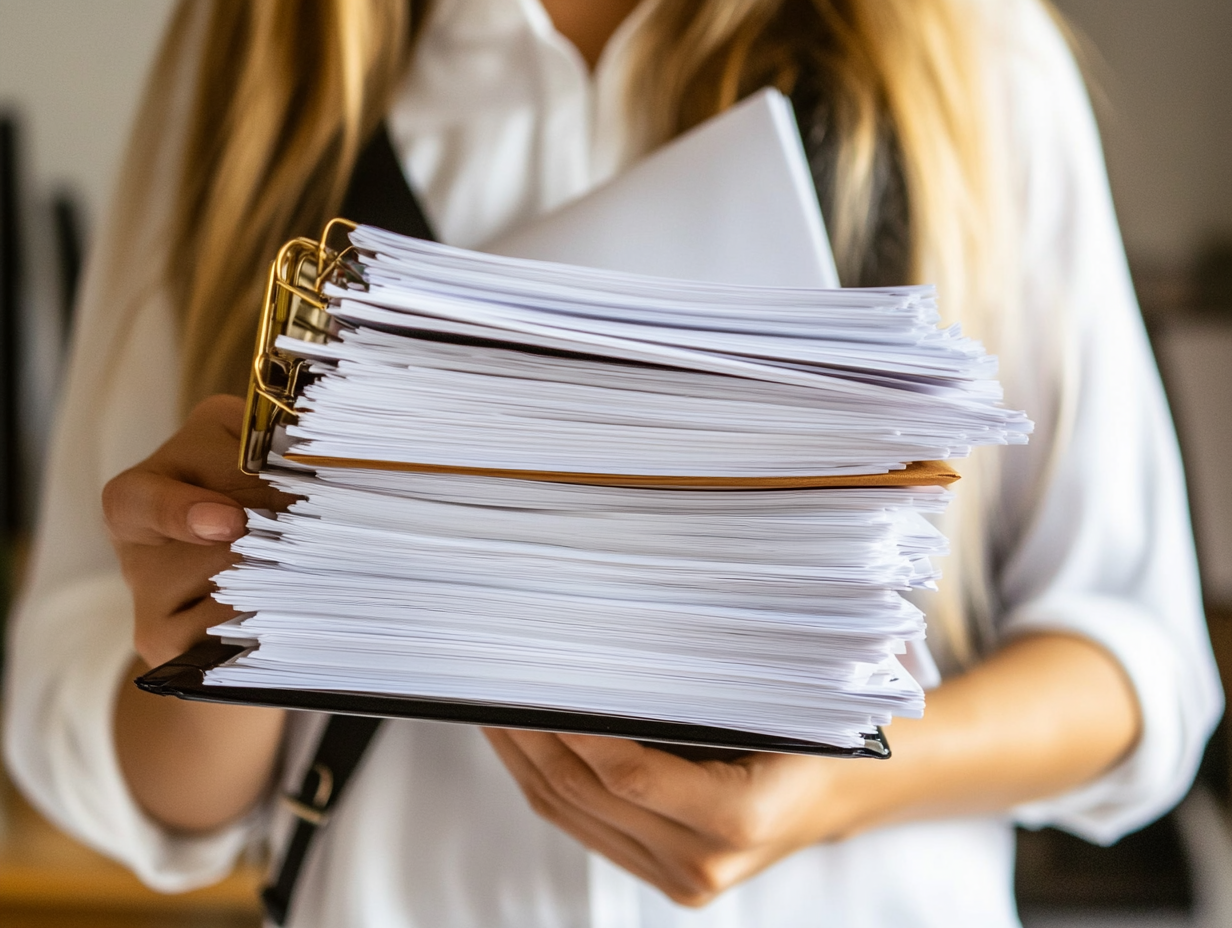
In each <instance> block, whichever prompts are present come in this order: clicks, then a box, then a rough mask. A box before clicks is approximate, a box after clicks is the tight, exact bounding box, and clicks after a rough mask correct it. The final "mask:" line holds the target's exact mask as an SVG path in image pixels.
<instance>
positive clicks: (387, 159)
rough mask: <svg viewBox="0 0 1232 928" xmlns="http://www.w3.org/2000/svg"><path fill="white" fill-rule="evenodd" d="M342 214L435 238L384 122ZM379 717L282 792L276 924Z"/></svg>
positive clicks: (268, 894) (356, 721) (337, 720)
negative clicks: (291, 825)
mask: <svg viewBox="0 0 1232 928" xmlns="http://www.w3.org/2000/svg"><path fill="white" fill-rule="evenodd" d="M339 214H340V215H341V216H343V217H345V218H347V219H353V220H354V221H355V222H360V223H364V224H365V225H372V226H379V227H380V228H382V229H388V230H390V231H391V232H398V233H401V234H402V235H411V236H414V237H415V238H424V239H429V240H432V241H435V239H436V237H435V236H434V235H433V234H432V228H431V226H429V225H428V220H427V217H426V216H425V215H424V212H423V210H422V209H421V208H420V206H419V201H418V200H416V199H415V194H414V193H413V192H412V191H411V188H410V186H409V185H408V184H407V182H406V177H405V175H404V174H403V173H402V166H401V165H400V164H399V163H398V156H397V154H395V152H394V147H393V142H392V141H391V140H390V138H389V133H388V131H387V130H386V128H385V124H384V123H382V124H381V125H380V127H379V128H378V129H377V131H376V132H375V133H374V134H373V136H372V138H371V139H370V140H369V142H368V144H367V145H366V146H365V147H364V150H363V151H362V152H361V153H360V156H359V159H358V160H357V161H356V163H355V171H354V173H352V175H351V183H350V186H349V188H348V189H347V193H346V196H345V197H344V198H343V203H342V209H341V210H340V211H339ZM380 726H381V719H373V718H366V717H363V716H356V715H332V716H330V719H329V723H328V724H327V725H326V726H325V731H324V733H323V734H322V735H321V741H320V743H319V744H318V745H317V750H316V754H314V755H313V758H312V763H311V764H310V765H309V767H308V771H307V772H306V773H305V774H304V779H303V782H302V783H300V787H299V792H297V793H296V794H295V795H293V796H283V797H282V801H283V803H284V804H285V805H286V806H288V807H289V808H290V809H291V811H292V812H294V813H295V815H296V818H297V821H296V823H295V831H294V832H293V833H292V835H291V840H290V841H289V842H288V843H287V849H286V852H285V853H284V854H283V858H282V864H281V865H280V866H279V868H278V877H277V879H275V880H274V882H272V883H271V884H269V885H268V886H266V887H265V889H264V890H263V891H262V892H261V901H262V902H263V903H264V905H265V915H266V917H267V918H268V919H269V920H270V921H272V922H273V923H274V924H276V925H283V924H286V920H287V913H288V912H289V911H290V909H291V899H292V898H293V896H294V894H295V884H296V882H297V881H298V880H299V874H300V871H301V870H302V869H303V866H304V861H305V860H306V859H307V857H308V851H309V849H310V848H311V847H312V840H313V838H314V837H315V836H316V834H317V831H318V830H319V829H320V828H321V827H322V826H323V825H325V823H326V822H327V821H328V820H329V816H330V813H331V812H332V811H333V809H334V807H335V806H337V804H338V802H339V800H340V799H341V798H342V793H343V790H344V789H345V788H346V785H347V782H348V781H349V780H350V779H351V775H352V774H353V773H354V772H355V768H356V767H358V766H359V762H360V761H361V760H362V759H363V757H364V753H365V752H366V751H367V750H368V745H369V744H371V743H372V739H373V738H374V737H375V736H376V733H377V731H378V730H379V729H380Z"/></svg>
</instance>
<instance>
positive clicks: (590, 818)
mask: <svg viewBox="0 0 1232 928" xmlns="http://www.w3.org/2000/svg"><path fill="white" fill-rule="evenodd" d="M485 734H486V735H487V737H488V740H489V741H490V742H491V743H492V746H493V747H494V748H495V749H496V752H497V754H499V755H500V758H501V760H502V761H503V762H504V764H505V766H506V767H507V768H509V771H510V772H511V773H512V774H513V776H514V777H515V778H516V779H517V781H518V784H519V785H520V786H521V788H522V792H523V793H525V794H526V798H527V799H528V800H529V801H530V804H531V806H532V808H534V810H535V811H536V812H538V813H539V814H540V815H541V816H543V817H544V818H546V819H547V820H548V821H550V822H553V823H554V824H556V825H557V826H559V827H560V828H562V829H563V830H565V831H566V832H568V833H569V834H571V835H573V837H575V838H577V839H578V840H579V841H581V842H582V843H583V844H585V845H586V846H587V847H589V848H590V849H591V850H593V851H597V852H598V853H600V854H603V855H604V856H605V857H607V858H609V859H610V860H612V861H613V862H614V863H616V864H619V865H620V866H622V867H624V868H625V869H626V870H629V871H630V872H632V873H634V874H635V875H637V876H639V877H641V878H642V879H643V880H646V881H647V882H648V883H651V884H653V885H654V886H657V887H658V888H659V889H660V890H662V891H663V892H664V893H665V894H666V895H667V896H668V897H670V898H671V899H672V900H674V901H676V902H678V903H681V904H684V905H691V906H700V905H704V904H705V903H707V902H708V901H710V900H711V899H713V898H714V897H715V896H716V895H718V894H719V893H721V892H722V891H723V890H725V889H727V888H728V887H730V886H733V885H735V884H736V883H739V882H740V881H742V880H745V879H747V878H748V877H750V876H752V875H753V874H754V873H757V872H758V871H760V870H762V869H764V868H765V867H768V866H769V865H770V864H772V863H774V862H775V861H777V860H779V859H780V858H782V857H785V856H786V855H788V854H791V853H792V852H794V851H796V850H799V849H800V848H802V847H805V846H807V845H810V844H814V843H816V842H818V841H824V840H830V839H835V838H839V837H843V836H844V835H846V834H847V833H848V831H849V830H850V828H851V827H852V825H853V824H854V823H855V822H856V821H858V820H859V818H858V816H859V812H858V810H857V805H858V803H856V802H854V800H855V799H856V797H855V796H852V795H850V790H849V789H842V788H840V787H839V784H838V778H839V777H844V776H845V775H846V774H845V773H844V768H847V769H848V770H850V769H851V768H852V767H854V766H859V765H858V764H852V763H851V762H850V761H844V760H834V759H830V758H818V757H800V756H792V755H786V754H749V755H747V756H746V757H742V758H740V759H738V760H735V761H731V762H727V761H702V762H700V763H694V762H691V761H687V760H683V759H681V758H679V757H676V756H675V755H672V754H668V753H666V752H664V751H657V750H654V749H653V748H647V747H643V746H642V745H640V744H638V743H637V742H635V741H625V740H621V739H618V738H605V737H596V736H588V735H564V734H549V733H546V732H533V731H509V730H495V729H494V730H489V731H487V732H485ZM838 795H841V796H842V801H835V798H836V796H838Z"/></svg>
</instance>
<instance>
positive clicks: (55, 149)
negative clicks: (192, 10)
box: [0, 0, 173, 217]
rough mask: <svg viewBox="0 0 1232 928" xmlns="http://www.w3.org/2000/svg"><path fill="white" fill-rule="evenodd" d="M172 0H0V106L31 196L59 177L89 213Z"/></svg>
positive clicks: (102, 193)
mask: <svg viewBox="0 0 1232 928" xmlns="http://www.w3.org/2000/svg"><path fill="white" fill-rule="evenodd" d="M172 6H173V4H172V0H0V107H13V108H15V109H17V110H18V111H19V112H20V113H21V115H22V116H23V117H24V125H25V130H26V131H25V133H24V136H25V138H24V143H25V144H24V149H25V150H24V154H25V161H26V170H27V172H28V173H30V174H32V175H33V179H34V188H33V193H34V194H35V195H46V193H47V191H48V190H50V189H52V188H53V187H61V186H66V187H68V188H69V189H72V190H74V191H76V192H77V193H78V194H79V195H80V196H81V197H82V198H83V201H84V205H85V207H86V210H87V214H88V215H89V216H90V217H97V216H98V215H99V213H100V212H101V211H102V209H103V207H104V205H105V203H106V199H107V197H108V195H109V194H110V190H111V184H112V180H113V178H114V176H115V173H116V171H117V169H118V166H119V161H120V157H121V153H122V149H123V146H124V144H125V141H126V139H127V136H128V131H129V126H130V124H131V122H132V118H133V113H134V110H135V107H136V104H137V97H138V95H139V93H140V91H141V86H142V82H143V81H144V79H145V74H146V70H147V69H148V68H149V66H150V64H151V62H152V59H153V56H154V53H155V51H156V49H157V45H158V40H159V37H160V36H161V35H162V31H163V28H164V26H165V25H166V22H167V19H168V15H169V14H170V12H171V9H172Z"/></svg>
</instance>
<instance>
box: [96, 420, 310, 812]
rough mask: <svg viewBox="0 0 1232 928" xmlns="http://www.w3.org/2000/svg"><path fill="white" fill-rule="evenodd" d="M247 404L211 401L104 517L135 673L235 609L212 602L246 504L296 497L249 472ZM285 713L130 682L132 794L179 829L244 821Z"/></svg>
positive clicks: (262, 783)
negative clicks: (126, 600)
mask: <svg viewBox="0 0 1232 928" xmlns="http://www.w3.org/2000/svg"><path fill="white" fill-rule="evenodd" d="M243 415H244V403H243V401H242V400H240V399H238V398H236V397H233V396H215V397H211V398H210V399H207V400H204V401H203V402H202V403H201V404H200V405H198V406H197V408H196V409H194V410H193V411H192V413H191V414H190V415H189V417H188V420H187V421H186V422H185V423H184V426H183V427H182V428H181V429H180V430H179V431H178V432H176V433H175V435H173V436H172V437H171V439H170V440H168V441H167V443H166V444H164V445H163V446H162V447H161V448H159V449H158V450H157V451H155V452H154V453H153V454H152V455H150V456H149V457H148V458H146V459H145V460H144V461H142V462H141V463H140V464H138V465H137V466H136V467H133V468H131V469H129V470H126V471H125V472H124V473H122V474H120V475H119V476H118V477H116V478H115V479H113V480H112V481H110V482H109V483H108V484H107V486H106V487H105V488H104V490H103V511H104V514H105V517H106V520H107V526H108V528H109V529H110V532H111V538H112V542H113V544H114V545H115V549H116V553H117V554H118V555H119V558H120V566H121V569H122V570H123V573H124V578H125V580H126V581H127V583H128V585H129V587H130V588H131V590H132V593H133V607H134V619H135V621H134V633H133V634H134V643H135V646H136V650H137V653H138V655H139V656H140V659H139V660H138V661H135V662H134V664H133V666H132V667H131V668H130V673H131V674H132V675H136V674H139V673H141V672H142V671H144V670H145V669H147V668H149V667H154V666H157V665H159V664H161V663H164V662H166V661H168V660H170V659H172V658H174V657H176V656H177V655H179V654H181V653H183V652H184V651H186V650H187V649H188V648H189V647H190V646H191V645H193V644H194V643H196V642H198V641H201V640H203V639H204V638H206V629H207V628H209V627H210V626H212V625H217V624H219V623H220V622H225V621H227V619H229V618H231V617H232V616H233V615H234V614H235V613H234V611H233V610H232V609H231V608H230V607H228V606H224V605H223V604H221V603H218V602H215V601H214V599H213V598H212V597H211V596H210V591H211V588H212V584H211V579H210V578H211V577H213V576H214V575H215V574H217V573H218V572H219V571H220V570H222V569H224V568H225V567H226V566H227V565H228V564H230V563H232V561H233V560H234V558H233V556H232V554H231V549H230V542H232V541H234V540H235V539H237V538H239V537H240V536H241V535H242V534H244V530H245V522H246V520H245V516H244V508H245V507H250V508H254V509H284V508H286V505H287V504H288V503H289V502H290V500H291V497H288V496H286V495H284V494H282V493H279V492H277V491H276V490H273V489H271V488H270V487H268V486H266V485H265V484H264V483H262V482H261V481H260V480H259V479H258V478H256V477H252V476H248V475H246V474H244V473H243V472H242V471H240V469H239V466H238V463H237V462H238V460H239V440H240V425H241V423H242V421H243ZM285 715H286V713H285V712H284V711H283V710H280V709H262V708H257V707H254V706H236V705H221V704H214V703H202V702H186V701H183V700H179V699H173V698H170V697H166V696H153V695H151V694H149V693H145V692H142V691H141V690H139V689H137V687H135V686H133V685H132V684H131V683H129V682H128V681H127V680H125V681H124V683H122V684H121V686H120V689H119V692H118V694H117V698H116V707H115V743H116V754H117V757H118V759H119V762H120V768H121V770H122V771H123V772H124V777H125V780H127V782H128V786H129V789H130V790H131V792H132V794H133V797H134V798H135V799H136V800H137V802H138V803H139V804H140V805H141V806H142V808H143V809H145V811H146V812H147V813H149V814H150V815H151V816H152V817H153V818H155V819H157V820H158V821H160V822H162V823H163V824H164V825H167V826H169V827H171V828H174V829H177V830H185V831H194V832H199V831H209V830H211V829H214V828H217V827H219V826H221V825H225V824H226V823H227V822H230V821H234V820H235V819H236V818H238V817H239V816H241V815H243V814H244V813H245V812H246V811H247V810H248V809H250V808H251V807H252V806H253V805H254V804H255V803H256V802H258V801H259V800H260V799H261V797H262V796H264V795H266V793H267V792H268V790H269V788H270V784H271V782H272V778H273V775H274V770H275V769H276V766H277V761H278V754H279V748H280V745H281V742H282V730H283V724H284V721H285Z"/></svg>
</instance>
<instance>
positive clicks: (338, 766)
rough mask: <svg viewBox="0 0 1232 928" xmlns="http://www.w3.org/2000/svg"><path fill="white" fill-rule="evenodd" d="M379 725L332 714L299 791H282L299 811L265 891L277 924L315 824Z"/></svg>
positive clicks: (338, 796)
mask: <svg viewBox="0 0 1232 928" xmlns="http://www.w3.org/2000/svg"><path fill="white" fill-rule="evenodd" d="M380 726H381V719H371V718H365V717H362V716H357V715H332V716H330V719H329V722H328V723H327V724H326V726H325V732H324V733H323V734H322V735H321V742H320V743H319V744H318V745H317V752H316V754H315V755H314V756H313V758H312V766H311V767H309V768H308V772H307V773H306V774H304V780H303V782H302V783H301V784H300V787H299V792H298V793H297V794H295V795H294V796H292V795H283V796H282V797H281V799H282V802H283V804H284V805H286V806H287V807H288V808H289V809H290V810H291V811H292V812H293V813H295V816H296V819H297V821H296V823H295V831H294V832H293V833H292V834H291V840H290V841H289V842H288V844H287V849H286V852H285V853H284V854H283V856H282V865H281V866H280V867H279V868H278V877H277V879H276V880H275V881H274V882H273V883H271V884H269V885H268V886H266V887H265V889H264V890H262V892H261V902H262V903H263V904H264V905H265V915H266V917H267V918H269V920H270V921H272V922H274V924H276V925H282V924H285V923H286V920H287V912H288V911H289V910H290V908H291V897H292V895H293V894H294V893H295V883H296V881H297V880H298V879H299V873H300V870H301V869H302V868H303V866H304V860H305V858H306V857H307V856H308V849H309V848H310V847H311V846H312V839H313V837H315V836H316V833H317V829H318V828H320V827H322V826H323V825H325V824H326V822H328V821H329V816H330V813H331V812H332V811H333V809H334V807H335V806H336V805H337V804H338V800H339V799H341V798H342V793H343V790H345V789H346V785H347V782H348V781H349V780H350V779H351V774H353V773H354V772H355V768H356V767H358V766H359V762H360V760H361V759H362V758H363V756H364V753H365V752H366V751H367V749H368V745H369V744H370V743H371V742H372V739H373V737H374V736H375V735H376V733H377V729H378V728H380Z"/></svg>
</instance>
